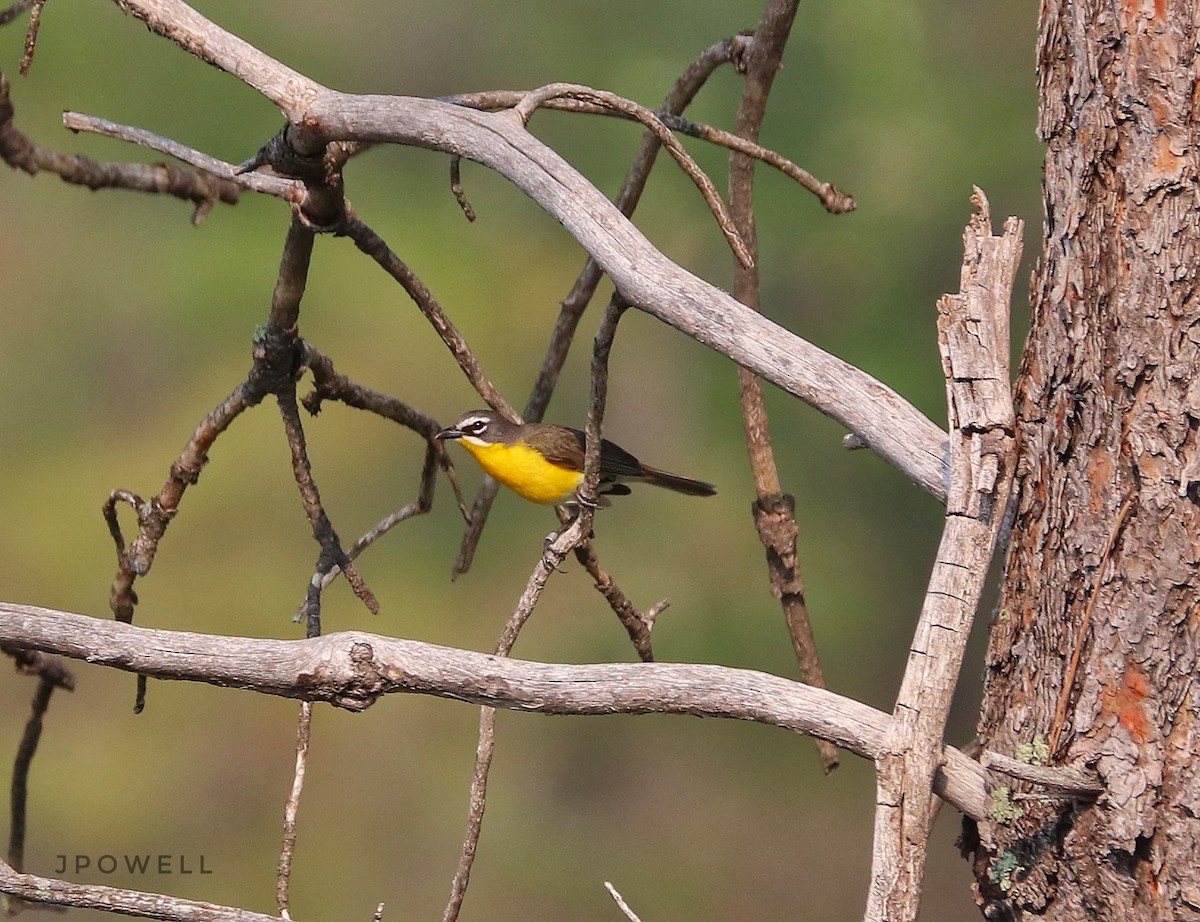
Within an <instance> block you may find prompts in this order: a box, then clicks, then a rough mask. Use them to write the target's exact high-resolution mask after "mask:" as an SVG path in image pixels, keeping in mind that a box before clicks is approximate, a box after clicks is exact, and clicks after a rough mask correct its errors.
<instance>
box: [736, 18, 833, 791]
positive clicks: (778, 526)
mask: <svg viewBox="0 0 1200 922" xmlns="http://www.w3.org/2000/svg"><path fill="white" fill-rule="evenodd" d="M798 3H799V0H778V2H771V3H768V4H767V6H766V9H765V10H764V11H763V15H762V18H761V19H760V20H759V24H758V28H757V29H756V30H755V33H754V41H753V42H752V43H751V44H750V46H749V48H748V49H747V52H746V54H744V55H743V56H742V58H741V63H742V70H743V72H744V73H745V75H746V82H745V87H744V89H743V91H742V101H741V105H740V106H739V107H738V115H737V133H738V135H739V136H741V137H743V138H746V139H747V140H748V141H751V142H754V141H757V140H758V136H759V131H760V129H761V127H762V120H763V118H764V116H765V115H766V111H767V97H768V95H769V94H770V92H771V85H772V83H773V82H774V80H775V74H776V72H777V71H778V70H779V66H780V61H781V59H782V57H783V49H784V46H785V45H786V44H787V40H788V36H789V35H790V33H791V28H792V21H793V20H794V19H795V16H796V7H797V5H798ZM729 189H730V194H729V202H730V208H731V210H732V211H733V219H734V221H735V222H736V224H737V228H738V232H739V233H740V235H741V237H742V239H743V240H745V241H746V244H747V245H748V246H749V247H750V250H751V254H752V255H753V257H754V260H753V262H752V263H751V264H750V265H746V264H744V263H742V264H738V265H735V266H734V267H733V296H734V297H735V298H737V299H738V300H739V301H741V302H742V303H743V304H745V305H746V306H747V307H750V308H753V309H754V310H756V311H757V310H760V309H761V307H760V302H761V291H760V287H759V275H758V266H757V261H758V252H757V251H758V229H757V227H756V225H755V219H754V161H753V160H752V159H750V158H749V157H747V156H745V155H742V154H739V153H735V154H733V155H731V156H730V158H729ZM738 390H739V394H740V400H741V410H742V426H743V428H744V430H745V433H746V448H747V450H748V453H749V455H750V469H751V472H752V473H753V476H754V489H755V494H756V499H755V502H754V504H753V506H752V507H751V514H752V515H753V516H754V526H755V530H756V531H757V532H758V537H759V540H760V541H761V542H762V545H763V548H764V550H765V551H766V555H767V568H768V574H769V578H770V581H771V592H772V593H773V594H774V596H775V598H777V599H779V601H780V604H781V605H782V607H783V615H784V621H785V622H786V624H787V627H788V636H789V637H790V638H791V641H792V650H793V651H794V652H795V654H796V661H797V663H798V664H799V666H800V675H801V678H803V679H804V681H805V682H808V683H809V684H810V685H816V686H817V687H818V688H824V687H825V675H824V672H823V671H822V669H821V659H820V657H819V656H818V654H817V642H816V638H815V637H814V636H813V630H812V624H811V623H810V621H809V618H808V606H807V604H806V603H805V601H804V580H803V578H802V577H801V575H800V564H799V559H798V556H797V552H796V541H797V538H798V537H799V528H798V526H797V524H796V514H795V505H796V503H795V499H794V497H792V496H791V495H790V494H785V493H784V492H783V487H782V485H781V484H780V481H779V469H778V467H777V466H776V464H775V452H774V449H773V448H772V447H771V426H770V420H769V418H768V416H767V405H766V401H765V400H764V399H763V387H762V379H761V378H759V377H758V376H757V375H755V374H754V373H752V372H750V371H748V370H746V369H745V368H739V369H738ZM817 752H818V754H819V755H820V757H821V765H822V766H823V767H824V769H825V771H826V772H830V771H833V769H835V768H837V764H838V755H837V750H836V749H835V748H834V747H833V746H831V745H829V743H827V742H825V741H823V740H818V741H817Z"/></svg>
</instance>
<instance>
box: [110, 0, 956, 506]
mask: <svg viewBox="0 0 1200 922" xmlns="http://www.w3.org/2000/svg"><path fill="white" fill-rule="evenodd" d="M122 7H123V8H124V9H126V10H128V11H129V12H131V13H133V15H135V16H136V17H138V18H139V19H141V20H143V21H144V22H145V23H146V24H147V26H148V27H149V28H150V29H151V30H152V31H154V32H155V33H157V34H159V35H163V36H165V37H167V38H169V39H171V40H172V41H174V42H176V43H177V44H179V45H180V46H181V47H182V48H184V49H185V50H187V51H188V52H189V53H191V54H193V55H195V56H196V57H198V58H200V59H201V60H204V61H206V62H208V63H210V64H212V65H214V66H216V67H219V68H221V69H222V70H226V71H228V72H229V73H231V74H234V75H236V76H238V77H239V78H240V79H242V80H243V81H245V82H246V83H247V84H248V85H249V86H251V87H253V88H255V89H256V90H258V91H259V92H260V93H262V94H263V95H264V96H266V97H267V98H268V99H270V100H271V101H272V102H274V103H275V104H276V105H277V106H278V107H279V108H280V110H281V111H282V112H283V113H284V115H285V117H286V118H287V119H288V122H289V123H290V124H291V125H292V126H293V127H294V128H295V134H296V135H297V136H298V137H299V139H300V140H302V141H305V140H307V143H309V144H313V143H319V142H320V143H323V142H328V141H359V142H366V143H396V144H407V145H413V146H418V147H425V148H430V149H434V150H441V151H444V152H446V153H448V154H453V155H458V156H463V157H467V158H468V159H471V160H475V161H477V162H479V163H482V164H484V165H485V166H487V167H489V168H491V169H494V170H496V171H497V172H499V173H500V174H502V175H503V176H505V177H506V178H508V179H509V180H510V181H512V182H513V183H514V184H516V185H517V186H518V188H520V189H521V190H522V191H524V192H525V193H526V194H527V195H529V196H530V197H531V198H533V199H534V200H535V201H536V202H537V203H538V204H539V205H541V206H542V207H543V208H544V209H545V210H546V211H547V212H548V213H550V214H551V215H552V216H553V217H554V218H556V219H557V220H558V221H559V222H560V223H562V224H563V226H564V227H565V228H566V229H567V231H568V232H569V233H571V234H572V236H574V237H575V238H576V239H577V240H578V241H579V242H580V243H581V244H582V245H583V246H584V247H585V248H586V249H587V250H588V252H589V253H591V254H592V255H593V256H594V257H595V258H596V261H597V263H598V264H599V265H600V266H601V268H603V269H604V271H605V272H607V273H608V275H609V277H610V278H611V279H612V280H613V282H614V283H615V284H616V286H617V288H618V290H619V291H620V292H621V293H622V295H623V296H624V297H625V298H626V300H628V301H629V303H630V304H632V305H633V306H635V307H637V308H639V309H641V310H645V311H647V312H649V313H651V314H653V315H654V316H656V317H658V318H659V319H661V320H663V321H664V322H666V323H668V324H670V325H671V326H674V327H676V328H677V329H679V330H680V331H682V332H684V333H686V334H687V335H689V336H692V337H693V338H695V339H696V340H697V341H699V342H701V343H704V344H705V345H708V346H710V347H711V348H713V349H716V350H717V351H719V352H721V353H722V354H724V355H727V356H729V357H730V358H732V359H733V360H734V361H735V362H737V363H738V364H739V365H742V366H743V367H746V368H748V369H750V370H751V371H753V372H755V373H756V374H758V375H760V376H761V377H764V378H766V379H767V380H769V381H772V382H773V383H775V384H777V385H779V386H780V387H782V388H783V389H784V390H786V391H788V392H789V393H791V394H794V395H795V396H797V397H799V398H801V399H802V400H804V401H805V402H806V403H809V404H810V405H812V406H814V407H815V408H817V409H818V410H820V411H821V412H823V413H826V414H827V415H829V416H831V417H833V418H834V419H836V420H837V421H839V422H841V423H842V424H843V425H845V426H846V427H847V428H849V429H851V430H852V431H854V432H857V433H858V434H859V435H860V436H861V437H862V438H863V439H864V440H865V441H866V442H867V444H869V445H870V446H871V447H872V448H873V449H874V450H875V451H876V452H878V453H879V454H880V455H881V456H882V457H883V458H885V459H886V460H888V461H889V462H890V463H892V464H893V465H895V466H896V467H898V468H899V469H900V470H901V471H903V472H904V473H905V474H906V475H907V476H909V477H910V478H912V479H913V480H914V481H916V482H917V483H918V484H920V485H921V486H922V487H923V488H924V489H926V490H928V491H929V492H930V493H932V494H933V495H935V496H937V497H939V498H942V499H944V498H945V495H946V486H945V482H944V461H943V459H944V454H945V442H946V434H945V432H943V431H942V430H941V429H940V428H939V427H938V426H936V425H934V424H933V423H932V422H930V421H929V420H928V419H926V418H925V417H924V416H923V415H922V414H921V413H920V412H919V411H917V410H916V409H915V408H914V407H913V406H912V405H911V404H909V403H908V402H907V401H906V400H904V399H903V398H902V397H900V396H899V395H898V394H896V393H895V392H894V391H893V390H891V389H890V388H888V387H886V386H885V385H883V384H882V383H880V382H879V381H877V380H875V379H874V378H872V377H871V376H870V375H868V374H866V373H865V372H863V371H861V370H860V369H857V368H855V367H854V366H852V365H850V364H848V363H846V362H844V361H842V360H840V359H838V358H836V357H835V356H832V355H830V354H829V353H827V352H825V351H824V350H821V349H819V348H817V347H816V346H813V345H812V344H811V343H808V342H807V341H805V340H803V339H801V338H800V337H798V336H795V335H794V334H792V333H790V332H788V331H787V330H785V329H784V328H782V327H780V326H778V325H777V324H775V323H773V322H771V321H770V320H767V319H766V318H765V317H762V316H761V315H759V314H757V313H756V312H755V311H752V310H750V309H749V308H746V307H745V306H744V305H742V304H740V303H739V302H737V301H736V300H735V299H734V298H732V297H731V296H729V295H728V294H726V293H725V292H723V291H721V290H720V289H719V288H717V287H716V286H714V285H712V284H710V283H708V282H705V281H704V280H702V279H700V278H698V277H697V276H695V275H693V274H692V273H690V272H688V271H687V270H685V269H683V268H681V267H680V266H678V265H676V264H675V263H673V262H671V261H670V260H668V259H667V258H666V257H665V256H663V255H662V253H660V252H659V251H658V250H657V249H655V247H654V246H653V245H652V244H651V243H650V242H649V241H648V240H647V239H646V238H645V237H644V236H643V235H642V234H641V232H640V231H638V230H637V229H636V228H635V227H634V226H633V225H632V224H631V223H630V222H629V221H628V220H627V219H626V218H625V217H624V216H623V215H622V214H621V213H620V211H619V210H618V209H617V208H616V207H615V206H614V205H613V204H612V203H611V202H609V201H608V200H607V199H606V198H605V197H604V196H603V195H602V194H600V193H599V192H598V191H597V190H596V189H595V187H594V186H592V185H591V183H589V182H588V181H587V180H586V179H585V178H584V177H583V176H581V175H580V174H579V173H578V172H577V171H576V170H575V169H574V168H573V167H571V166H570V164H568V163H567V162H566V161H565V160H564V159H563V158H562V157H560V156H559V155H558V154H557V153H555V152H554V151H553V150H551V149H550V148H548V147H547V146H546V145H544V144H542V143H541V142H540V141H538V140H537V139H536V138H534V137H533V136H532V135H530V134H529V132H528V131H526V130H525V128H524V126H523V125H522V124H521V122H520V119H518V118H514V117H512V116H511V115H510V114H509V113H508V112H507V111H505V112H495V113H489V112H479V111H475V110H471V109H465V108H464V107H462V106H455V105H452V104H449V103H444V102H438V101H436V100H429V99H418V98H413V97H397V96H380V95H354V94H348V93H340V92H337V91H334V90H330V89H328V88H326V87H323V86H321V85H320V84H319V83H317V82H315V81H313V80H311V79H309V78H308V77H306V76H304V75H303V74H300V73H299V72H297V71H295V70H292V69H291V68H289V67H286V66H285V65H283V64H281V63H279V62H278V61H276V60H274V59H273V58H271V57H269V56H268V55H265V54H263V53H262V52H261V51H259V50H258V49H256V48H254V47H253V46H252V45H250V44H249V43H247V42H245V41H244V40H242V39H240V38H238V37H236V36H234V35H232V34H231V33H229V32H227V31H225V30H224V29H221V28H220V27H218V26H217V25H215V24H214V23H212V22H211V21H209V20H207V19H205V18H204V17H203V16H201V15H200V14H199V13H197V12H196V11H195V10H193V9H191V8H190V7H188V6H187V5H186V4H184V3H182V2H181V0H123V2H122Z"/></svg>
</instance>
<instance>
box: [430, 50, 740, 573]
mask: <svg viewBox="0 0 1200 922" xmlns="http://www.w3.org/2000/svg"><path fill="white" fill-rule="evenodd" d="M744 41H745V39H744V37H743V36H738V37H736V38H732V39H727V40H725V41H723V42H718V43H716V44H715V45H712V46H710V47H709V48H707V49H705V50H704V51H703V52H702V53H701V54H700V55H699V57H697V58H696V60H695V61H693V62H692V63H691V65H689V66H688V67H687V68H686V69H685V70H684V72H683V73H682V74H681V75H680V76H679V79H677V80H676V81H675V84H674V85H673V86H672V87H671V90H670V92H669V93H668V94H667V97H666V99H665V100H664V101H663V104H662V106H661V108H660V109H659V112H660V113H665V114H678V113H680V112H682V111H683V110H684V109H686V108H687V106H688V105H689V104H690V103H691V101H692V100H693V99H694V98H695V96H696V94H697V93H699V92H700V89H701V88H702V87H703V86H704V84H705V82H706V81H707V80H708V78H709V76H711V75H712V73H713V72H714V71H715V70H716V69H717V68H718V67H720V66H721V65H722V64H726V63H729V62H730V61H733V60H735V59H736V58H737V56H738V55H740V54H741V49H742V48H743V47H744ZM515 101H516V97H514V98H513V100H512V101H511V102H507V103H504V104H503V105H512V104H515ZM660 147H661V144H660V142H659V139H658V136H657V135H656V134H655V133H654V132H652V131H647V132H646V133H645V135H643V137H642V143H641V146H640V147H638V152H637V154H636V155H635V156H634V159H633V162H632V163H631V164H630V166H629V170H628V171H627V172H626V174H625V181H624V183H622V185H621V191H620V193H619V194H618V195H617V198H616V200H615V202H614V204H615V205H616V206H617V210H618V211H620V212H621V214H623V215H625V217H627V218H628V217H630V216H632V215H633V212H634V210H635V209H636V208H637V204H638V202H639V201H640V199H641V197H642V192H643V191H645V188H646V181H647V180H648V179H649V178H650V171H651V170H652V169H653V167H654V162H655V160H656V159H657V157H658V151H659V148H660ZM601 276H602V270H601V269H600V265H599V263H597V262H596V260H595V259H594V258H593V257H592V256H588V259H587V262H586V263H584V266H583V270H582V271H581V272H580V273H579V276H578V278H576V280H575V284H574V285H573V286H572V287H571V290H570V292H568V294H567V296H566V297H565V298H564V299H563V301H562V308H561V310H560V311H559V314H558V319H557V320H556V321H555V323H554V330H553V332H552V333H551V335H550V342H549V345H548V346H547V347H546V355H545V358H544V359H543V360H542V367H541V370H540V371H539V372H538V377H537V380H536V381H535V382H534V385H533V390H532V391H531V393H530V395H529V400H528V401H527V402H526V404H525V412H524V413H523V414H522V415H523V417H524V419H525V420H527V421H529V422H538V421H540V420H541V419H542V416H543V414H544V413H545V412H546V407H547V406H549V405H550V397H551V396H552V395H553V394H554V388H555V386H556V385H557V384H558V376H559V374H560V373H561V372H562V368H563V365H564V364H565V363H566V360H567V354H568V352H569V351H570V348H571V344H572V342H573V341H574V338H575V331H576V329H577V328H578V326H579V320H580V318H581V317H582V316H583V312H584V311H585V310H586V309H587V306H588V304H590V303H591V300H592V297H593V296H594V295H595V293H596V287H597V285H599V284H600V279H601ZM497 489H498V484H497V483H496V481H494V480H492V478H490V477H485V478H484V481H483V485H482V486H480V488H479V492H478V493H477V494H476V497H475V502H474V504H473V505H472V508H471V513H470V516H469V519H468V525H467V528H466V531H465V532H464V534H463V540H462V543H461V545H460V547H459V552H458V556H457V557H456V558H455V561H454V567H453V569H452V570H451V578H452V579H456V578H457V577H458V576H459V575H460V574H462V573H465V572H467V570H469V569H470V567H471V561H472V559H473V558H474V555H475V548H476V547H477V546H478V544H479V539H480V537H481V536H482V534H483V528H484V526H485V525H486V524H487V516H488V513H489V511H490V510H491V507H492V502H493V501H494V500H495V498H496V490H497ZM592 576H593V578H594V579H596V580H597V582H599V578H598V577H597V576H596V574H594V573H593V574H592Z"/></svg>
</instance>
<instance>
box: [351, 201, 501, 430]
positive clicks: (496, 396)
mask: <svg viewBox="0 0 1200 922" xmlns="http://www.w3.org/2000/svg"><path fill="white" fill-rule="evenodd" d="M343 233H345V234H346V236H348V237H349V238H350V239H351V240H353V241H354V245H355V246H357V247H358V248H359V250H361V251H362V252H363V253H365V254H366V255H367V256H370V257H371V258H372V259H374V260H375V262H376V263H378V264H379V266H380V268H382V269H383V270H384V271H385V272H387V274H388V275H390V276H391V277H392V278H394V279H395V280H396V281H397V282H399V283H400V284H401V286H402V287H403V288H404V290H405V291H406V292H407V293H408V296H409V297H410V298H412V300H413V302H414V303H415V304H416V305H417V307H418V308H420V311H421V313H422V314H424V315H425V319H427V320H428V321H429V323H430V325H431V326H432V327H433V329H434V330H435V331H436V332H437V334H438V336H440V337H441V338H442V342H443V343H445V344H446V348H448V349H449V350H450V354H451V355H453V356H454V358H455V360H456V361H457V362H458V366H459V368H461V369H462V371H463V374H465V375H466V376H467V380H468V381H470V382H471V386H472V387H474V388H475V391H476V393H478V394H479V396H480V397H482V398H483V399H484V400H485V401H487V403H488V405H489V406H490V407H491V408H492V409H494V410H496V411H497V412H498V413H501V414H502V415H504V416H506V417H508V418H509V419H510V420H513V421H516V420H517V419H518V417H517V415H516V412H517V411H516V410H514V409H513V408H512V406H511V405H510V404H509V402H508V401H507V400H505V399H504V396H503V395H502V394H501V393H500V392H499V391H498V390H496V388H495V386H494V385H493V384H492V382H491V381H490V380H489V379H488V376H487V375H486V374H484V371H483V367H482V366H481V365H480V364H479V360H478V359H477V358H475V354H474V353H473V352H472V351H471V347H470V346H468V345H467V341H466V339H464V338H463V335H462V334H461V333H460V332H459V331H458V328H457V327H456V326H455V325H454V322H453V321H452V320H451V319H450V318H449V317H447V316H446V312H445V311H443V310H442V306H441V305H440V304H439V303H438V302H437V299H436V298H434V296H433V295H432V294H431V293H430V291H429V289H428V288H426V287H425V283H424V282H422V281H421V280H420V279H419V278H417V276H416V274H415V273H414V272H413V271H412V270H411V269H409V267H408V266H407V265H405V263H404V261H403V260H402V259H400V257H399V256H397V255H396V254H395V253H393V252H392V250H391V249H390V248H389V247H388V245H387V243H386V241H384V239H383V238H382V237H380V236H379V235H378V234H376V233H375V232H374V231H373V230H371V228H369V227H367V225H366V224H364V223H363V222H362V221H359V220H357V219H353V220H351V221H349V222H348V223H347V226H346V227H345V228H344V229H343Z"/></svg>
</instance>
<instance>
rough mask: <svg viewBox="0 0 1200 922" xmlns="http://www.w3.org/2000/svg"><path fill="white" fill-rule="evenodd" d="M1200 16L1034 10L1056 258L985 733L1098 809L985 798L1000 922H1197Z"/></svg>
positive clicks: (1048, 274)
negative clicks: (1086, 787) (1057, 776)
mask: <svg viewBox="0 0 1200 922" xmlns="http://www.w3.org/2000/svg"><path fill="white" fill-rule="evenodd" d="M1198 21H1200V5H1198V4H1197V3H1196V2H1195V0H1191V2H1183V0H1181V2H1166V0H1157V2H1154V3H1133V2H1121V3H1111V2H1102V0H1085V2H1073V3H1071V2H1067V0H1044V2H1043V7H1042V35H1041V43H1040V47H1039V55H1038V68H1039V80H1040V87H1041V112H1040V125H1039V128H1040V132H1041V136H1042V138H1043V140H1045V141H1046V143H1047V145H1048V150H1047V157H1046V179H1045V198H1046V227H1045V242H1044V247H1045V249H1044V252H1043V254H1042V258H1041V260H1040V264H1039V266H1038V269H1037V270H1036V272H1035V276H1034V280H1033V319H1032V329H1031V333H1030V337H1029V341H1028V343H1027V345H1026V350H1025V355H1024V359H1023V363H1022V369H1021V373H1020V375H1019V378H1018V383H1017V408H1018V418H1019V423H1018V434H1019V440H1020V466H1019V468H1018V475H1019V476H1020V477H1022V479H1023V482H1022V484H1021V487H1020V490H1019V494H1018V495H1019V497H1020V500H1019V505H1018V507H1017V509H1016V515H1015V521H1014V531H1013V537H1012V543H1011V546H1010V550H1009V556H1008V560H1007V564H1006V573H1005V577H1004V588H1003V591H1002V596H1001V603H1000V608H999V611H998V615H997V618H996V622H995V625H994V627H993V629H992V635H991V641H990V646H989V651H988V660H987V667H988V668H987V681H986V689H985V700H984V705H983V710H982V714H981V720H980V737H981V740H982V741H983V744H984V745H985V746H986V747H988V748H989V749H991V750H993V751H996V752H1000V753H1010V754H1013V755H1015V756H1017V757H1018V758H1020V759H1022V760H1023V761H1031V760H1032V761H1040V760H1043V759H1044V760H1046V761H1048V762H1049V763H1050V764H1058V765H1074V766H1092V767H1094V768H1095V769H1096V770H1097V771H1098V773H1099V775H1100V777H1101V778H1102V780H1103V781H1104V783H1105V786H1106V793H1105V794H1104V796H1102V797H1101V798H1100V800H1099V801H1098V802H1097V803H1096V804H1095V805H1094V806H1090V807H1083V806H1078V805H1075V806H1073V805H1071V803H1070V802H1069V801H1065V802H1064V801H1061V800H1039V799H1029V800H1022V799H1021V798H1020V797H1019V796H1018V795H1019V794H1020V793H1021V792H1022V790H1025V789H1022V788H1021V786H1020V785H1019V784H1012V785H1011V786H1010V787H1009V788H1001V787H999V785H1000V784H1002V783H1003V782H1000V781H998V780H996V779H994V781H995V783H996V785H997V786H996V788H995V795H996V796H995V799H994V801H993V805H994V809H993V811H992V813H993V816H992V818H991V819H989V820H987V821H984V822H982V823H980V824H979V825H978V828H974V827H970V828H968V830H967V833H968V835H967V841H966V844H967V846H968V848H971V849H972V850H973V852H974V857H975V861H976V877H977V887H978V891H979V900H980V903H981V905H982V906H983V908H984V911H985V915H986V916H987V917H988V918H996V919H1006V918H1007V919H1012V918H1022V917H1028V916H1029V915H1032V914H1036V915H1037V916H1038V918H1044V919H1055V920H1066V919H1071V920H1075V919H1105V920H1124V919H1129V920H1134V919H1136V920H1139V922H1142V920H1148V919H1181V918H1197V917H1198V915H1200V783H1198V781H1197V773H1196V764H1197V762H1196V756H1195V754H1196V752H1197V748H1198V746H1200V739H1198V738H1197V733H1198V727H1200V724H1198V723H1197V716H1200V702H1198V688H1200V686H1197V684H1196V682H1195V674H1196V670H1197V665H1198V664H1197V647H1198V644H1197V626H1198V624H1200V575H1198V569H1197V561H1198V560H1200V509H1198V508H1197V506H1198V500H1200V494H1198V486H1197V485H1198V483H1200V454H1198V449H1197V428H1198V425H1200V374H1198V373H1200V301H1198V300H1197V297H1196V293H1197V282H1196V269H1197V265H1200V245H1198V241H1200V226H1198V225H1200V193H1198V189H1197V185H1196V180H1197V175H1196V174H1197V151H1198V150H1200V136H1198V131H1197V117H1196V111H1195V106H1196V96H1195V94H1196V91H1197V81H1196V69H1195V68H1196V60H1197V59H1196V50H1197V23H1198ZM975 833H978V838H976V837H975Z"/></svg>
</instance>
